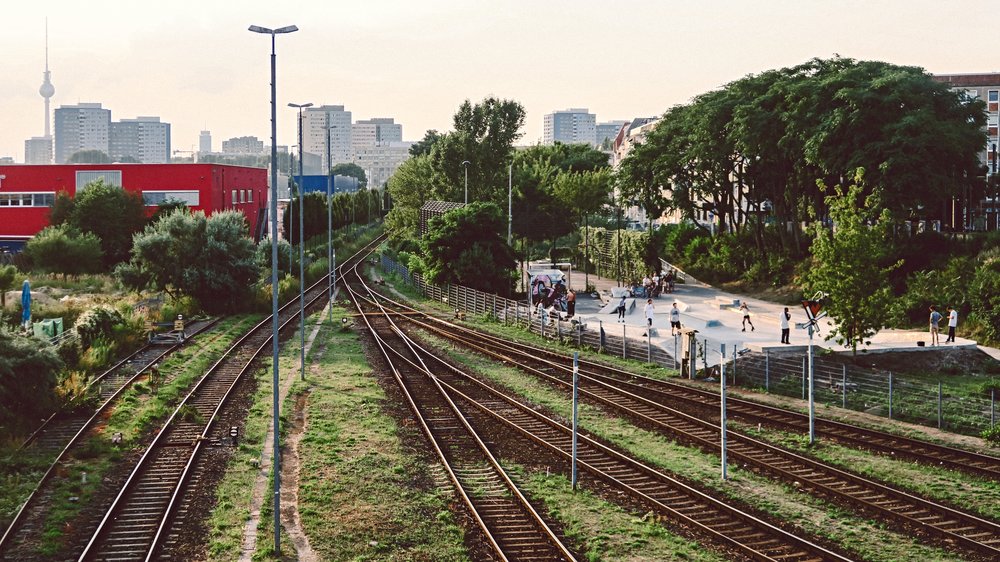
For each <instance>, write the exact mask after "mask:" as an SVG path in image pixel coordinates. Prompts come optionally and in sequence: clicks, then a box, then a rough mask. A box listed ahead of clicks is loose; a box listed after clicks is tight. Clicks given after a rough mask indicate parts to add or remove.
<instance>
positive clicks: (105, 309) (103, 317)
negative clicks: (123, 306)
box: [76, 305, 125, 349]
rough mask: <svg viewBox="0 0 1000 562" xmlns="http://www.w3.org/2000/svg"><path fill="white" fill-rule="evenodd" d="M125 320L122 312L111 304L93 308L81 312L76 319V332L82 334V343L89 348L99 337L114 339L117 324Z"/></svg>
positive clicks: (108, 339)
mask: <svg viewBox="0 0 1000 562" xmlns="http://www.w3.org/2000/svg"><path fill="white" fill-rule="evenodd" d="M124 322H125V319H124V318H122V315H121V313H119V312H118V311H117V310H115V309H113V308H111V307H109V306H104V305H101V306H96V307H94V308H91V309H90V310H88V311H86V312H84V313H83V314H81V315H80V317H79V318H77V321H76V333H77V334H78V335H79V336H80V345H81V346H82V347H83V348H84V349H87V348H89V347H91V345H93V344H94V343H95V342H96V341H97V340H98V339H105V340H107V341H108V342H110V341H113V339H114V330H115V326H117V325H119V324H122V323H124Z"/></svg>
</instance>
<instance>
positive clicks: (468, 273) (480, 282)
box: [422, 203, 516, 295]
mask: <svg viewBox="0 0 1000 562" xmlns="http://www.w3.org/2000/svg"><path fill="white" fill-rule="evenodd" d="M502 230H505V229H504V220H503V215H502V214H501V213H500V209H499V208H498V207H497V206H496V205H494V204H492V203H470V204H469V205H468V206H466V207H461V208H458V209H454V210H451V211H449V212H447V213H445V214H443V215H441V216H440V217H435V218H433V219H431V220H430V223H429V224H428V232H427V236H426V237H425V238H424V239H423V240H422V246H423V250H424V256H425V257H424V263H425V264H426V267H427V269H426V272H427V277H428V279H429V280H430V281H431V282H432V283H439V284H445V283H455V284H461V285H464V286H466V287H471V288H473V289H479V290H482V291H487V292H492V293H497V294H501V295H509V294H510V292H511V289H512V288H513V284H514V279H515V275H514V271H515V270H514V265H515V263H516V262H515V260H514V251H513V250H512V249H511V248H510V246H508V245H507V242H506V240H505V239H504V238H502V237H501V236H500V232H501V231H502Z"/></svg>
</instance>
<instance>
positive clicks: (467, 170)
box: [462, 160, 472, 205]
mask: <svg viewBox="0 0 1000 562" xmlns="http://www.w3.org/2000/svg"><path fill="white" fill-rule="evenodd" d="M471 163H472V162H469V161H468V160H463V161H462V166H464V167H465V204H466V205H468V204H469V164H471Z"/></svg>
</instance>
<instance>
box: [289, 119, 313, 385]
mask: <svg viewBox="0 0 1000 562" xmlns="http://www.w3.org/2000/svg"><path fill="white" fill-rule="evenodd" d="M288 107H294V108H297V109H298V110H299V334H300V336H301V341H300V342H299V354H300V355H301V362H300V364H299V376H300V377H301V378H302V380H306V295H305V285H306V269H305V268H306V266H305V261H306V260H305V257H306V255H305V251H306V250H305V247H306V240H305V200H306V198H305V190H304V189H303V185H302V183H303V179H304V178H303V177H302V154H303V151H302V110H303V109H305V108H307V107H312V103H301V104H300V103H290V104H288ZM288 204H289V205H291V201H289V203H288ZM288 226H289V228H291V226H292V225H291V223H289V224H288Z"/></svg>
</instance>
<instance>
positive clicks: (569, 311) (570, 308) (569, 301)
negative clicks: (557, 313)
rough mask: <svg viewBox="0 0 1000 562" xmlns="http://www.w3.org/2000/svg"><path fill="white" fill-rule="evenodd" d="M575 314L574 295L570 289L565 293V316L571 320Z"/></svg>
mask: <svg viewBox="0 0 1000 562" xmlns="http://www.w3.org/2000/svg"><path fill="white" fill-rule="evenodd" d="M574 314H576V293H574V292H573V289H570V290H569V291H567V293H566V316H568V317H570V318H572V317H573V315H574Z"/></svg>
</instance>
